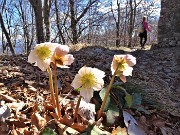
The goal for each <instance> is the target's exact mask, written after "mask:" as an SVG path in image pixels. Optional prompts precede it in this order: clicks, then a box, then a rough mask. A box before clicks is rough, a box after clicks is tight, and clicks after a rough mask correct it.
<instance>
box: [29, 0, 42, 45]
mask: <svg viewBox="0 0 180 135" xmlns="http://www.w3.org/2000/svg"><path fill="white" fill-rule="evenodd" d="M29 2H30V3H31V5H32V7H33V9H34V13H35V21H36V37H37V43H42V42H44V30H43V16H42V1H41V0H29Z"/></svg>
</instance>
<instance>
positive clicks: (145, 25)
mask: <svg viewBox="0 0 180 135" xmlns="http://www.w3.org/2000/svg"><path fill="white" fill-rule="evenodd" d="M146 19H147V17H146V16H144V17H143V21H142V29H143V30H141V32H140V34H139V37H140V44H141V49H144V45H145V43H146V41H147V31H149V32H151V30H150V29H149V25H148V22H147V21H146ZM143 39H144V42H143Z"/></svg>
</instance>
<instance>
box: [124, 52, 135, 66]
mask: <svg viewBox="0 0 180 135" xmlns="http://www.w3.org/2000/svg"><path fill="white" fill-rule="evenodd" d="M126 62H127V64H128V65H129V66H134V65H135V64H136V58H135V57H133V56H132V55H130V54H127V55H126Z"/></svg>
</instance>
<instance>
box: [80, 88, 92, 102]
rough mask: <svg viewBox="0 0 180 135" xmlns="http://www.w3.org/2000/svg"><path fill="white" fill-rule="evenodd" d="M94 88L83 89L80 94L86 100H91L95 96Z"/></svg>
mask: <svg viewBox="0 0 180 135" xmlns="http://www.w3.org/2000/svg"><path fill="white" fill-rule="evenodd" d="M93 92H94V91H93V90H92V89H81V90H80V95H81V96H83V97H84V100H85V101H86V102H90V100H91V98H92V97H93Z"/></svg>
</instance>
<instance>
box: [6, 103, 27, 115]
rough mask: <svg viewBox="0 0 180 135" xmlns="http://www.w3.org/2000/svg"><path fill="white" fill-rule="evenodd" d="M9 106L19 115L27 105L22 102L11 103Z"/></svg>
mask: <svg viewBox="0 0 180 135" xmlns="http://www.w3.org/2000/svg"><path fill="white" fill-rule="evenodd" d="M8 105H9V107H10V108H11V109H13V110H15V111H16V114H17V113H18V112H19V110H21V109H22V108H23V107H24V105H25V104H24V102H20V103H17V102H12V103H9V104H8Z"/></svg>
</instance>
